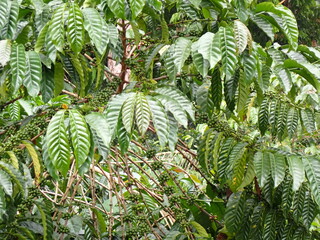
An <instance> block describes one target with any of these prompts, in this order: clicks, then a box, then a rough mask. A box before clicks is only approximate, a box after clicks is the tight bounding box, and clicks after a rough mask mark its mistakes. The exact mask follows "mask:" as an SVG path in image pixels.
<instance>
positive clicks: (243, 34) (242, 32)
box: [234, 20, 252, 54]
mask: <svg viewBox="0 0 320 240" xmlns="http://www.w3.org/2000/svg"><path fill="white" fill-rule="evenodd" d="M234 37H235V40H236V45H237V49H238V54H241V53H242V52H243V51H244V50H245V49H246V47H247V45H248V40H249V39H251V38H252V37H251V33H250V31H249V29H248V28H247V26H246V25H245V24H243V23H242V22H241V21H239V20H235V21H234Z"/></svg>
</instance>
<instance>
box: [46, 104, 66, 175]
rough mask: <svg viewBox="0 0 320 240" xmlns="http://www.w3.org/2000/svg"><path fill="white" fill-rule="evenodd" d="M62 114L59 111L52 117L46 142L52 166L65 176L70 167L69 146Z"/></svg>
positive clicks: (61, 111) (62, 111) (62, 112)
mask: <svg viewBox="0 0 320 240" xmlns="http://www.w3.org/2000/svg"><path fill="white" fill-rule="evenodd" d="M64 114H65V111H64V110H60V111H58V112H57V113H56V114H55V115H54V116H53V117H52V119H51V121H50V123H49V125H48V128H47V134H46V140H47V144H48V153H49V157H50V159H51V161H52V163H53V165H54V166H55V167H56V169H57V170H58V171H59V172H61V173H62V175H63V176H66V175H67V173H68V170H69V165H70V145H69V139H68V134H67V129H66V126H65V123H64V119H65V118H64Z"/></svg>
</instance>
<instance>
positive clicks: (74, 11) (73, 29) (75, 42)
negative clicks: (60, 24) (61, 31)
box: [67, 2, 84, 54]
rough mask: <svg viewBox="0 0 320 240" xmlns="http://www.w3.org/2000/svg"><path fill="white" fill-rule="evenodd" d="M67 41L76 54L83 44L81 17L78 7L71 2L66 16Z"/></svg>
mask: <svg viewBox="0 0 320 240" xmlns="http://www.w3.org/2000/svg"><path fill="white" fill-rule="evenodd" d="M67 26H68V29H67V39H68V42H69V43H70V45H71V49H72V50H73V52H75V53H76V54H78V53H79V52H80V51H81V49H82V47H83V42H84V29H83V17H82V12H81V10H80V8H79V6H78V5H77V4H76V3H74V2H72V3H71V4H70V9H69V16H68V25H67Z"/></svg>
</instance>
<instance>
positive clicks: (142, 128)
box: [135, 93, 151, 136]
mask: <svg viewBox="0 0 320 240" xmlns="http://www.w3.org/2000/svg"><path fill="white" fill-rule="evenodd" d="M150 118H151V113H150V107H149V104H148V101H147V99H146V97H145V96H144V94H142V93H137V95H136V108H135V120H136V124H137V126H138V129H139V132H140V133H141V135H142V136H143V135H144V134H145V132H146V131H147V129H148V127H149V124H150Z"/></svg>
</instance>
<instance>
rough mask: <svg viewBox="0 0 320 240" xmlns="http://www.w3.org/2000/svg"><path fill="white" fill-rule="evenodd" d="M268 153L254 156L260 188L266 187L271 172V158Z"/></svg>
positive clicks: (259, 153)
mask: <svg viewBox="0 0 320 240" xmlns="http://www.w3.org/2000/svg"><path fill="white" fill-rule="evenodd" d="M269 156H270V155H269V153H268V152H257V153H256V154H255V155H254V169H255V172H256V176H257V180H258V183H259V186H260V187H264V186H265V184H266V183H267V181H268V176H269V174H270V171H271V164H270V157H269Z"/></svg>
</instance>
